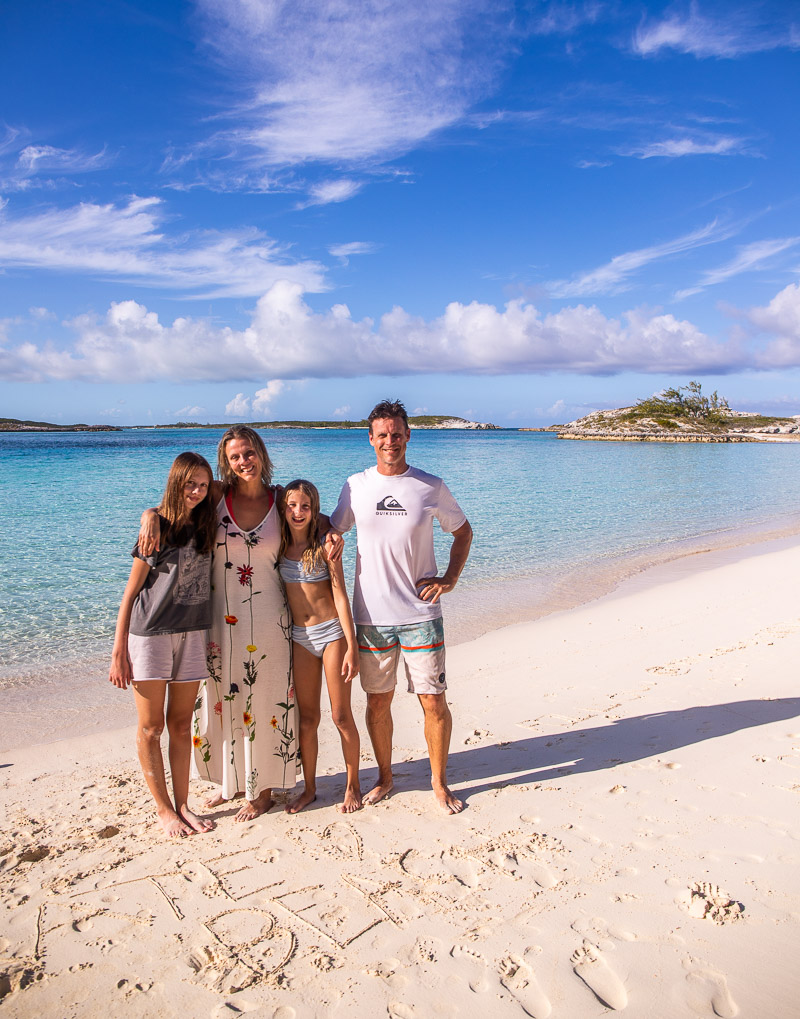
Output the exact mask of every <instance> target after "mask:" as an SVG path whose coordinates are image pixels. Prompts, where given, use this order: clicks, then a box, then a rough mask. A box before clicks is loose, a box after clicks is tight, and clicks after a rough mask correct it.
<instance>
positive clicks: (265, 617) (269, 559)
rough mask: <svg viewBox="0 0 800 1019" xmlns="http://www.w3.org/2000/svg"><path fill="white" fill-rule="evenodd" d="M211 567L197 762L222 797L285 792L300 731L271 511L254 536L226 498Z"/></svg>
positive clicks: (195, 729)
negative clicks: (237, 520)
mask: <svg viewBox="0 0 800 1019" xmlns="http://www.w3.org/2000/svg"><path fill="white" fill-rule="evenodd" d="M217 520H218V526H217V538H216V544H215V547H214V564H213V567H212V573H211V579H212V595H211V599H212V601H211V605H212V622H211V631H210V641H209V644H208V656H207V663H208V679H206V681H205V682H204V683H203V685H202V687H201V689H200V692H199V694H198V698H197V703H196V705H195V712H194V722H193V743H194V763H195V767H196V771H197V774H198V775H199V776H200V778H205V779H208V780H209V781H211V782H216V783H217V784H218V785H220V786H221V787H222V788H221V792H222V795H223V796H224V797H225V799H231V798H232V797H233V796H234V795H235V794H236V793H244V794H245V796H246V797H247V799H249V800H254V799H255V798H256V796H258V794H259V793H260V792H261V791H262V790H263V789H270V788H271V789H281V788H282V789H291V788H293V787H294V784H295V781H296V777H297V776H296V772H297V756H298V754H297V725H296V721H295V702H294V688H293V686H292V671H291V622H290V616H289V610H288V607H287V605H286V599H285V597H284V593H283V588H282V586H281V581H280V575H279V573H278V570H277V569H276V568H275V561H276V557H277V554H278V546H279V544H280V524H279V519H278V510H277V507H276V505H275V500H274V498H273V502H272V506H271V507H270V509H269V511H268V513H267V515H266V516H265V517H264V519H263V520H262V521H261V523H260V524H259V525H258V526H257V527H255V528H253V530H251V531H242V530H241V529H240V528H239V527H237V526H236V523H235V521H234V519H233V515H232V513H231V510H230V508H229V505H226V500H225V499H224V498H223V499H221V500H220V503H219V505H218V507H217Z"/></svg>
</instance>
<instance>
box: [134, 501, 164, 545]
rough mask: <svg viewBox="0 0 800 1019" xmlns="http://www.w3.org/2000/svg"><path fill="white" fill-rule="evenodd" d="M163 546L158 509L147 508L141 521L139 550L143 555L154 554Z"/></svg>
mask: <svg viewBox="0 0 800 1019" xmlns="http://www.w3.org/2000/svg"><path fill="white" fill-rule="evenodd" d="M160 548H161V521H160V520H159V519H158V510H155V509H146V510H145V511H144V513H142V519H141V520H140V522H139V551H140V552H141V554H142V555H143V556H149V555H152V554H153V553H154V552H158V550H159V549H160Z"/></svg>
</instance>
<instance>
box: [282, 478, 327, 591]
mask: <svg viewBox="0 0 800 1019" xmlns="http://www.w3.org/2000/svg"><path fill="white" fill-rule="evenodd" d="M290 492H302V493H303V495H307V496H308V499H309V502H310V503H311V519H310V520H309V522H308V534H307V535H306V537H307V538H308V548H307V549H306V550H305V552H303V555H302V556H301V558H300V562H301V563H302V564H303V572H304V573H311V572H312V571H313V570H315V569H316V568H317V567H318V566H321V565H322V564H323V563H324V562H325V556H324V555H323V552H322V544H321V542H320V540H319V492H318V491H317V487H316V485H312V484H311V482H310V481H305V480H304V479H303V478H297V479H296V480H295V481H290V482H289V484H288V485H287V486H286V487H285V488H284V489H283V490H282V491H281V492H280V494H279V495H278V512H279V514H280V520H281V544H280V548H279V549H278V559H280V558H281V556H282V555H283V554H284V553H285V552H286V549H287V548H288V547H289V546H290V545H291V543H292V532H291V530H290V529H289V524H288V523H287V522H286V500H287V498H288V496H289V493H290Z"/></svg>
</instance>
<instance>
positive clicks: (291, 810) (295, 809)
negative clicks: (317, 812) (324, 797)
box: [285, 789, 317, 814]
mask: <svg viewBox="0 0 800 1019" xmlns="http://www.w3.org/2000/svg"><path fill="white" fill-rule="evenodd" d="M316 798H317V791H316V789H304V790H303V791H302V792H301V793H300V795H299V796H296V797H295V798H294V799H293V800H291V801H290V802H289V803H287V804H286V808H285V809H286V813H287V814H299V813H300V811H301V810H302V809H303V808H304V807H307V806H308V805H309V803H313V802H314V800H315V799H316Z"/></svg>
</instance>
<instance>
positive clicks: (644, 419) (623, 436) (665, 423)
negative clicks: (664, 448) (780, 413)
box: [545, 382, 800, 442]
mask: <svg viewBox="0 0 800 1019" xmlns="http://www.w3.org/2000/svg"><path fill="white" fill-rule="evenodd" d="M545 430H546V431H553V432H555V433H556V434H557V436H558V438H559V439H585V440H595V441H611V442H775V441H781V440H783V441H792V440H794V441H797V440H798V439H800V415H798V416H797V417H771V416H768V415H763V414H752V413H748V412H746V411H736V410H731V408H730V406H729V405H728V401H727V400H726V399H724V398H723V397H720V396H719V395H718V394H717V393H716V392H713V393H712V394H711V395H710V396H705V395H704V394H703V391H702V386H701V384H700V383H699V382H690V383H689V384H688V385H686V386H680V387H679V388H677V389H665V390H664V391H663V392H662V393H659V394H657V395H656V396H650V397H647V398H646V399H643V400H639V402H638V403H637V404H636V405H635V406H633V407H620V408H618V409H616V410H596V411H594V412H593V413H592V414H587V415H586V417H582V418H579V419H578V420H577V421H571V422H570V423H569V424H566V425H551V426H550V427H549V428H548V429H545Z"/></svg>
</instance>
